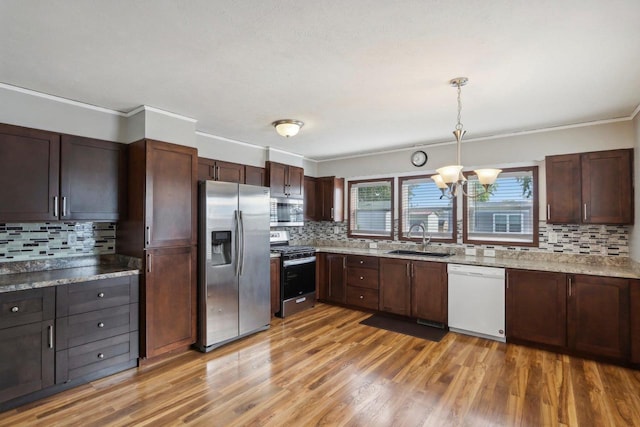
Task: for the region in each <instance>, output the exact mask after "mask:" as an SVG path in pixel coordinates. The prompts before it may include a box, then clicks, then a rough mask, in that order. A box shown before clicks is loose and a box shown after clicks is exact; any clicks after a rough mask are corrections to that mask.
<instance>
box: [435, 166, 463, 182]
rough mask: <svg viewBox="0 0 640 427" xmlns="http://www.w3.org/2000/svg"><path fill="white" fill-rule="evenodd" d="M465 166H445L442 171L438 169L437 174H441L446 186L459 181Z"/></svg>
mask: <svg viewBox="0 0 640 427" xmlns="http://www.w3.org/2000/svg"><path fill="white" fill-rule="evenodd" d="M463 167H464V166H461V165H454V166H445V167H443V168H440V169H436V172H438V173H439V174H440V176H441V177H442V180H443V181H444V182H445V183H446V184H451V183H453V182H457V181H458V177H459V176H460V172H461V171H462V168H463Z"/></svg>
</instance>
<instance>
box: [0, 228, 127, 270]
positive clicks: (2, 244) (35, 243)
mask: <svg viewBox="0 0 640 427" xmlns="http://www.w3.org/2000/svg"><path fill="white" fill-rule="evenodd" d="M115 247H116V224H115V223H112V222H44V223H42V222H41V223H0V262H5V261H27V260H34V259H45V258H66V257H72V256H86V255H106V254H114V253H115Z"/></svg>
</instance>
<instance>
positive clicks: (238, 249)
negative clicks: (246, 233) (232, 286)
mask: <svg viewBox="0 0 640 427" xmlns="http://www.w3.org/2000/svg"><path fill="white" fill-rule="evenodd" d="M233 216H234V219H235V222H236V224H235V225H236V227H235V228H236V229H235V232H236V239H235V246H236V277H238V276H239V275H240V214H239V213H238V211H237V210H236V211H233Z"/></svg>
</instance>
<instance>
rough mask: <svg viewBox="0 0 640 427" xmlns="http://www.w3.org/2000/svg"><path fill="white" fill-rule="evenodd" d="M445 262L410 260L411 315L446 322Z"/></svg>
mask: <svg viewBox="0 0 640 427" xmlns="http://www.w3.org/2000/svg"><path fill="white" fill-rule="evenodd" d="M447 292H448V286H447V264H445V263H442V262H428V261H412V262H411V317H415V318H418V319H424V320H430V321H432V322H438V323H442V324H446V323H447V321H448V316H447V303H448V294H447Z"/></svg>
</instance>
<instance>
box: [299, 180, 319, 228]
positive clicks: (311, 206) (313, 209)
mask: <svg viewBox="0 0 640 427" xmlns="http://www.w3.org/2000/svg"><path fill="white" fill-rule="evenodd" d="M316 185H317V180H316V179H315V178H313V177H311V176H305V177H304V197H303V198H304V220H305V221H317V220H318V213H317V204H316V199H317V196H316Z"/></svg>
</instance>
